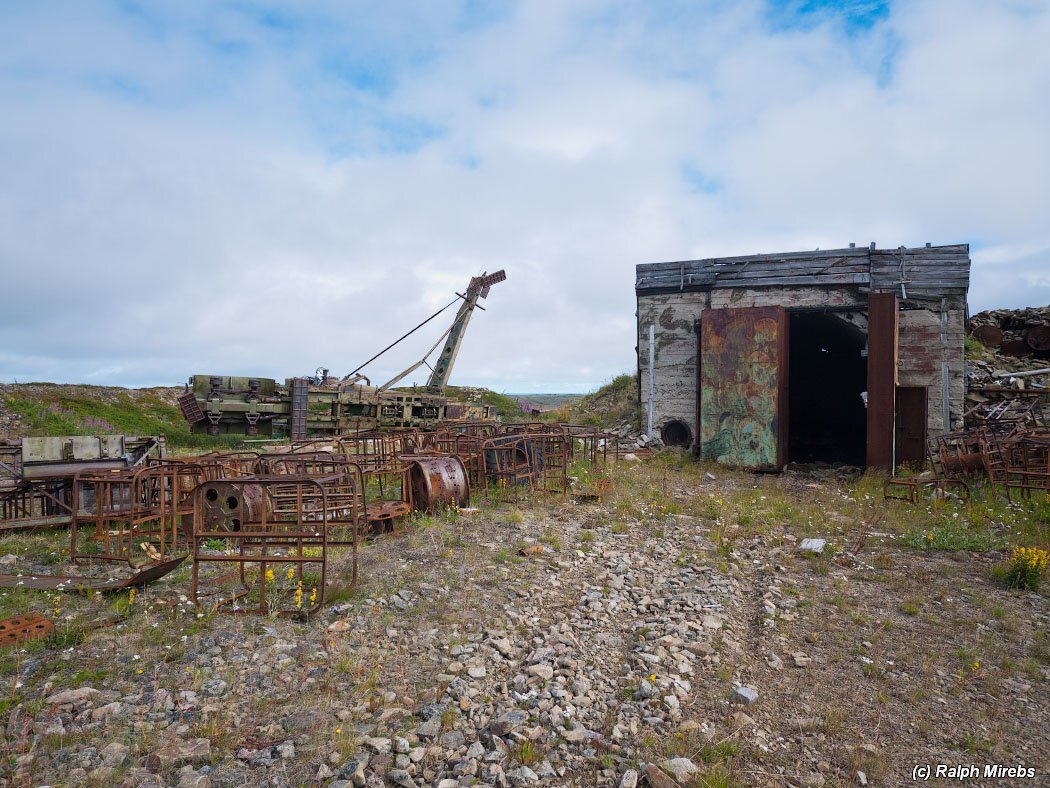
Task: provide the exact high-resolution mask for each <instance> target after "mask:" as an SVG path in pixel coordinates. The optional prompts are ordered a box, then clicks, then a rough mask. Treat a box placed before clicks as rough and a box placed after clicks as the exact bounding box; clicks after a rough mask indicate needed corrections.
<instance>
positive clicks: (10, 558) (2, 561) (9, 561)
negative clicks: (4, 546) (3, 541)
mask: <svg viewBox="0 0 1050 788" xmlns="http://www.w3.org/2000/svg"><path fill="white" fill-rule="evenodd" d="M16 561H18V556H17V555H12V554H11V553H8V554H7V555H5V556H4V557H3V558H0V566H13V565H14V564H15V562H16Z"/></svg>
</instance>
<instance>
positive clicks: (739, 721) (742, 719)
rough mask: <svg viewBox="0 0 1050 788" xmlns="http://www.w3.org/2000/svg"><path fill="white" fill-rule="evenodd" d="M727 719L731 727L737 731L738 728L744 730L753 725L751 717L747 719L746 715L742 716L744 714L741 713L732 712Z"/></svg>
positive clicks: (753, 721)
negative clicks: (730, 722)
mask: <svg viewBox="0 0 1050 788" xmlns="http://www.w3.org/2000/svg"><path fill="white" fill-rule="evenodd" d="M729 719H731V720H732V721H733V727H735V728H737V729H738V730H739V729H740V728H746V727H748V726H749V725H754V724H755V720H754V719H753V718H752V717H749V716H748V715H746V714H744V712H742V711H737V712H734V713H733V714H732V715H731V716H730V718H729Z"/></svg>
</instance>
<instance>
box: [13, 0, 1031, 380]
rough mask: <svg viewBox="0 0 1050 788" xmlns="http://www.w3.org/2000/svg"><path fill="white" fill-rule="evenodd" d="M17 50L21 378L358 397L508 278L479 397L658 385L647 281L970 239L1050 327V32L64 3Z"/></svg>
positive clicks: (677, 16) (611, 11)
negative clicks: (229, 386) (474, 288)
mask: <svg viewBox="0 0 1050 788" xmlns="http://www.w3.org/2000/svg"><path fill="white" fill-rule="evenodd" d="M0 31H2V32H0V45H2V46H0V102H2V106H3V107H4V110H5V111H4V115H5V123H4V124H3V126H2V127H0V164H2V166H3V171H4V173H5V177H4V179H3V181H2V182H0V269H2V276H3V281H4V285H5V293H6V294H7V298H6V299H5V304H4V309H3V312H2V317H0V347H3V348H5V352H4V353H3V354H0V380H11V379H15V378H17V379H20V380H25V379H49V380H59V381H78V380H83V381H91V382H98V383H102V382H112V383H117V384H125V385H139V384H153V383H176V382H179V381H181V380H183V379H185V378H186V377H187V376H188V375H190V374H192V373H197V372H200V373H227V374H255V375H268V376H273V377H277V378H283V377H286V376H290V375H297V374H304V373H308V372H312V371H313V369H314V368H315V367H317V366H319V365H324V366H328V367H330V368H332V369H333V370H335V371H340V372H346V371H349V370H351V369H353V368H354V367H355V366H357V365H358V364H359V363H361V362H362V361H364V360H365V359H366V358H368V357H369V356H371V355H372V354H373V353H374V352H375V351H377V350H378V349H380V348H382V347H383V346H385V345H386V344H388V343H389V342H390V341H392V340H393V339H395V338H396V337H397V336H400V334H401V333H403V332H404V331H406V330H407V329H409V328H411V327H412V326H413V325H415V324H416V323H418V322H419V321H420V320H422V319H423V318H425V317H426V316H428V315H429V314H431V313H432V312H433V311H434V310H435V309H437V308H438V307H440V306H442V305H444V304H445V303H447V302H448V300H449V299H451V298H452V297H453V292H454V291H455V290H456V289H460V290H461V288H463V287H464V286H465V285H466V283H467V280H468V279H469V277H470V276H472V275H475V274H477V273H480V272H481V271H483V270H488V271H492V270H495V269H498V268H506V269H507V272H508V280H507V282H505V283H501V284H499V285H497V286H496V287H494V288H493V290H492V295H491V297H490V298H489V300H488V302H486V303H485V306H486V307H487V308H488V311H486V312H482V313H478V314H477V315H476V316H475V318H474V321H473V322H472V325H471V329H470V331H469V332H468V335H467V338H466V341H465V344H464V348H463V351H462V353H461V354H460V357H459V360H458V362H457V366H456V369H455V370H454V372H453V382H459V383H470V384H479V385H489V386H492V387H494V388H497V389H501V390H506V391H521V392H526V391H544V390H546V391H551V390H584V389H587V388H590V387H592V386H594V385H595V384H597V383H600V382H601V381H602V380H604V379H608V378H610V377H612V376H613V375H615V374H617V373H618V372H621V371H623V370H630V369H633V367H634V344H635V336H634V334H635V328H634V294H633V282H634V266H635V265H636V264H637V263H642V262H653V261H658V260H671V259H687V258H691V257H699V256H716V255H724V254H737V253H749V252H760V251H778V250H795V249H805V248H814V247H822V248H828V247H834V246H844V245H846V244H847V243H848V242H849V241H856V242H857V243H867V242H868V241H870V240H875V241H877V242H878V243H879V244H880V245H882V246H897V245H899V244H902V243H904V244H909V245H912V244H921V243H923V242H925V241H931V242H934V243H956V242H964V241H970V242H972V243H973V244H974V245H973V248H972V256H973V260H974V269H973V281H972V288H971V294H970V302H971V308H972V310H973V311H976V310H978V309H983V308H989V307H996V306H1020V305H1024V304H1030V303H1047V302H1050V281H1048V279H1047V275H1046V273H1045V271H1046V268H1047V265H1046V261H1047V256H1048V254H1050V252H1048V250H1050V232H1048V231H1047V229H1046V221H1045V217H1046V216H1047V215H1048V213H1050V188H1048V186H1047V184H1048V183H1050V154H1048V152H1047V147H1046V145H1045V139H1046V138H1047V133H1048V132H1050V105H1048V104H1047V102H1046V101H1045V96H1046V95H1047V92H1048V90H1047V89H1048V87H1050V54H1048V53H1047V51H1046V47H1045V44H1044V43H1043V42H1045V41H1046V40H1047V38H1048V35H1050V9H1048V8H1047V6H1046V5H1045V3H1036V2H1022V1H1020V0H1017V1H1016V2H1015V1H1011V2H1003V3H996V4H990V3H984V2H976V1H974V2H970V1H969V0H963V1H961V2H942V1H937V0H926V1H923V2H908V3H893V4H888V3H882V2H864V1H859V0H858V1H857V2H848V3H830V2H818V1H817V0H808V1H807V2H776V3H764V2H758V1H757V0H752V1H751V2H729V0H711V1H710V2H705V3H693V2H681V3H677V2H674V3H660V4H651V3H643V2H640V1H639V2H628V3H612V2H607V3H604V2H583V1H582V0H580V1H578V2H557V3H555V2H536V3H509V2H508V3H479V2H463V3H460V2H451V0H449V1H447V2H433V3H426V4H423V5H421V6H413V11H412V14H411V18H409V16H408V15H407V14H406V12H405V8H404V7H403V6H401V5H399V4H382V5H379V6H376V5H375V4H365V3H335V2H331V3H329V2H320V1H319V0H309V1H308V2H301V3H295V4H278V3H274V2H231V3H225V4H218V5H215V4H209V5H208V6H207V7H205V6H199V7H198V6H195V5H194V4H185V3H176V2H170V3H149V4H145V3H133V2H121V3H116V4H111V5H89V4H81V3H68V4H65V5H61V4H59V5H55V4H48V5H47V6H46V7H45V6H39V5H30V6H23V7H15V8H6V9H5V10H4V11H3V12H0ZM443 329H444V325H442V324H441V320H440V319H439V320H435V321H434V322H433V323H431V324H429V325H428V326H427V327H426V328H425V329H423V330H422V331H420V334H419V336H418V337H413V338H412V339H411V340H409V341H407V342H405V343H403V344H402V345H400V346H398V348H396V349H395V350H394V351H391V353H390V354H388V355H387V356H384V357H383V358H382V359H381V360H380V361H377V362H375V364H374V365H373V366H370V367H369V368H368V369H366V370H365V371H366V372H367V373H369V374H370V375H372V377H373V379H383V380H385V379H387V378H389V377H392V376H393V375H394V374H395V373H396V372H398V371H400V370H401V369H403V368H405V367H407V366H408V365H409V364H411V363H412V362H414V361H415V360H416V357H417V356H418V355H419V354H421V353H422V351H423V350H425V349H426V348H427V347H429V346H430V344H432V342H433V341H434V340H435V339H436V337H437V336H438V335H440V333H441V331H442V330H443ZM416 379H417V380H418V381H419V382H422V380H423V379H424V376H423V375H422V374H417V375H416Z"/></svg>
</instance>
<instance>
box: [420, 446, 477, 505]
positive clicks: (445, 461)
mask: <svg viewBox="0 0 1050 788" xmlns="http://www.w3.org/2000/svg"><path fill="white" fill-rule="evenodd" d="M408 484H409V489H410V490H411V491H412V505H413V506H414V507H415V508H416V509H419V510H420V511H425V512H430V511H433V510H434V509H436V508H438V507H439V506H456V507H463V506H469V505H470V482H468V481H467V470H466V468H465V467H464V466H463V461H462V460H460V459H459V457H456V456H454V455H452V456H448V457H417V458H414V459H412V460H411V461H410V462H409V465H408Z"/></svg>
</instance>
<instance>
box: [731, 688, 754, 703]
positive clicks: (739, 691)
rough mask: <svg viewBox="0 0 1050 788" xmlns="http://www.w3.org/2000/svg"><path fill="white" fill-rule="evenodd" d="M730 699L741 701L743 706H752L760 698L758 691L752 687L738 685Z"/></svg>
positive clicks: (735, 701)
mask: <svg viewBox="0 0 1050 788" xmlns="http://www.w3.org/2000/svg"><path fill="white" fill-rule="evenodd" d="M730 700H731V701H732V702H733V703H739V704H740V705H741V706H750V705H751V704H752V703H754V702H755V701H756V700H758V691H757V690H755V689H752V688H751V687H737V688H736V689H734V690H733V694H732V695H731V696H730Z"/></svg>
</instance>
